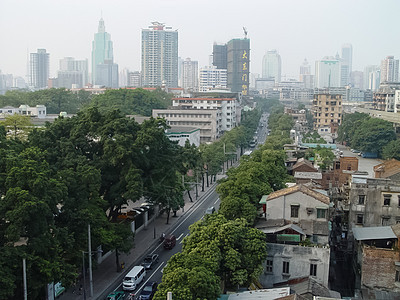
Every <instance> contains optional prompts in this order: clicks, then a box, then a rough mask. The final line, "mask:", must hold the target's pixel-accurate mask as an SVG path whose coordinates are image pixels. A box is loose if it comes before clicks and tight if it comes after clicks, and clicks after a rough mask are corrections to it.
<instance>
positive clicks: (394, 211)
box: [349, 183, 400, 228]
mask: <svg viewBox="0 0 400 300" xmlns="http://www.w3.org/2000/svg"><path fill="white" fill-rule="evenodd" d="M386 194H390V195H392V196H391V200H390V205H384V195H386ZM359 195H365V196H366V197H365V201H364V204H359ZM399 196H400V186H395V185H392V184H389V183H387V185H371V184H368V185H367V184H352V187H351V190H350V193H349V200H350V201H349V202H350V211H349V224H350V226H351V228H352V227H354V226H357V227H361V226H364V227H371V226H382V225H387V226H389V225H394V224H396V222H398V221H400V206H399V204H400V202H399V201H400V200H399ZM358 214H360V215H363V218H364V222H363V224H357V215H358ZM383 216H385V217H387V219H386V223H385V224H382V217H383Z"/></svg>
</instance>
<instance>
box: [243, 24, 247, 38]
mask: <svg viewBox="0 0 400 300" xmlns="http://www.w3.org/2000/svg"><path fill="white" fill-rule="evenodd" d="M243 32H244V38H245V39H247V29H246V27H243Z"/></svg>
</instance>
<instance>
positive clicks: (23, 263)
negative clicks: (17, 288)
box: [22, 258, 28, 300]
mask: <svg viewBox="0 0 400 300" xmlns="http://www.w3.org/2000/svg"><path fill="white" fill-rule="evenodd" d="M22 272H23V274H24V300H28V288H27V285H26V259H25V258H23V259H22Z"/></svg>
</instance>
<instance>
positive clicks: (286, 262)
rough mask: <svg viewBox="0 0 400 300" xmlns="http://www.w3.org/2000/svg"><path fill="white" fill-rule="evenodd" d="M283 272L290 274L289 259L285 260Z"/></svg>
mask: <svg viewBox="0 0 400 300" xmlns="http://www.w3.org/2000/svg"><path fill="white" fill-rule="evenodd" d="M282 273H283V274H289V262H288V261H284V262H283V268H282Z"/></svg>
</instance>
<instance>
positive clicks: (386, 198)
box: [383, 194, 392, 206]
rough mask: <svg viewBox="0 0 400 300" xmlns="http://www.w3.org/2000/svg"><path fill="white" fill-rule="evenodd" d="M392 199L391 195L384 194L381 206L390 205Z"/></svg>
mask: <svg viewBox="0 0 400 300" xmlns="http://www.w3.org/2000/svg"><path fill="white" fill-rule="evenodd" d="M391 198H392V195H390V194H384V195H383V205H387V206H389V205H390V199H391Z"/></svg>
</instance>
